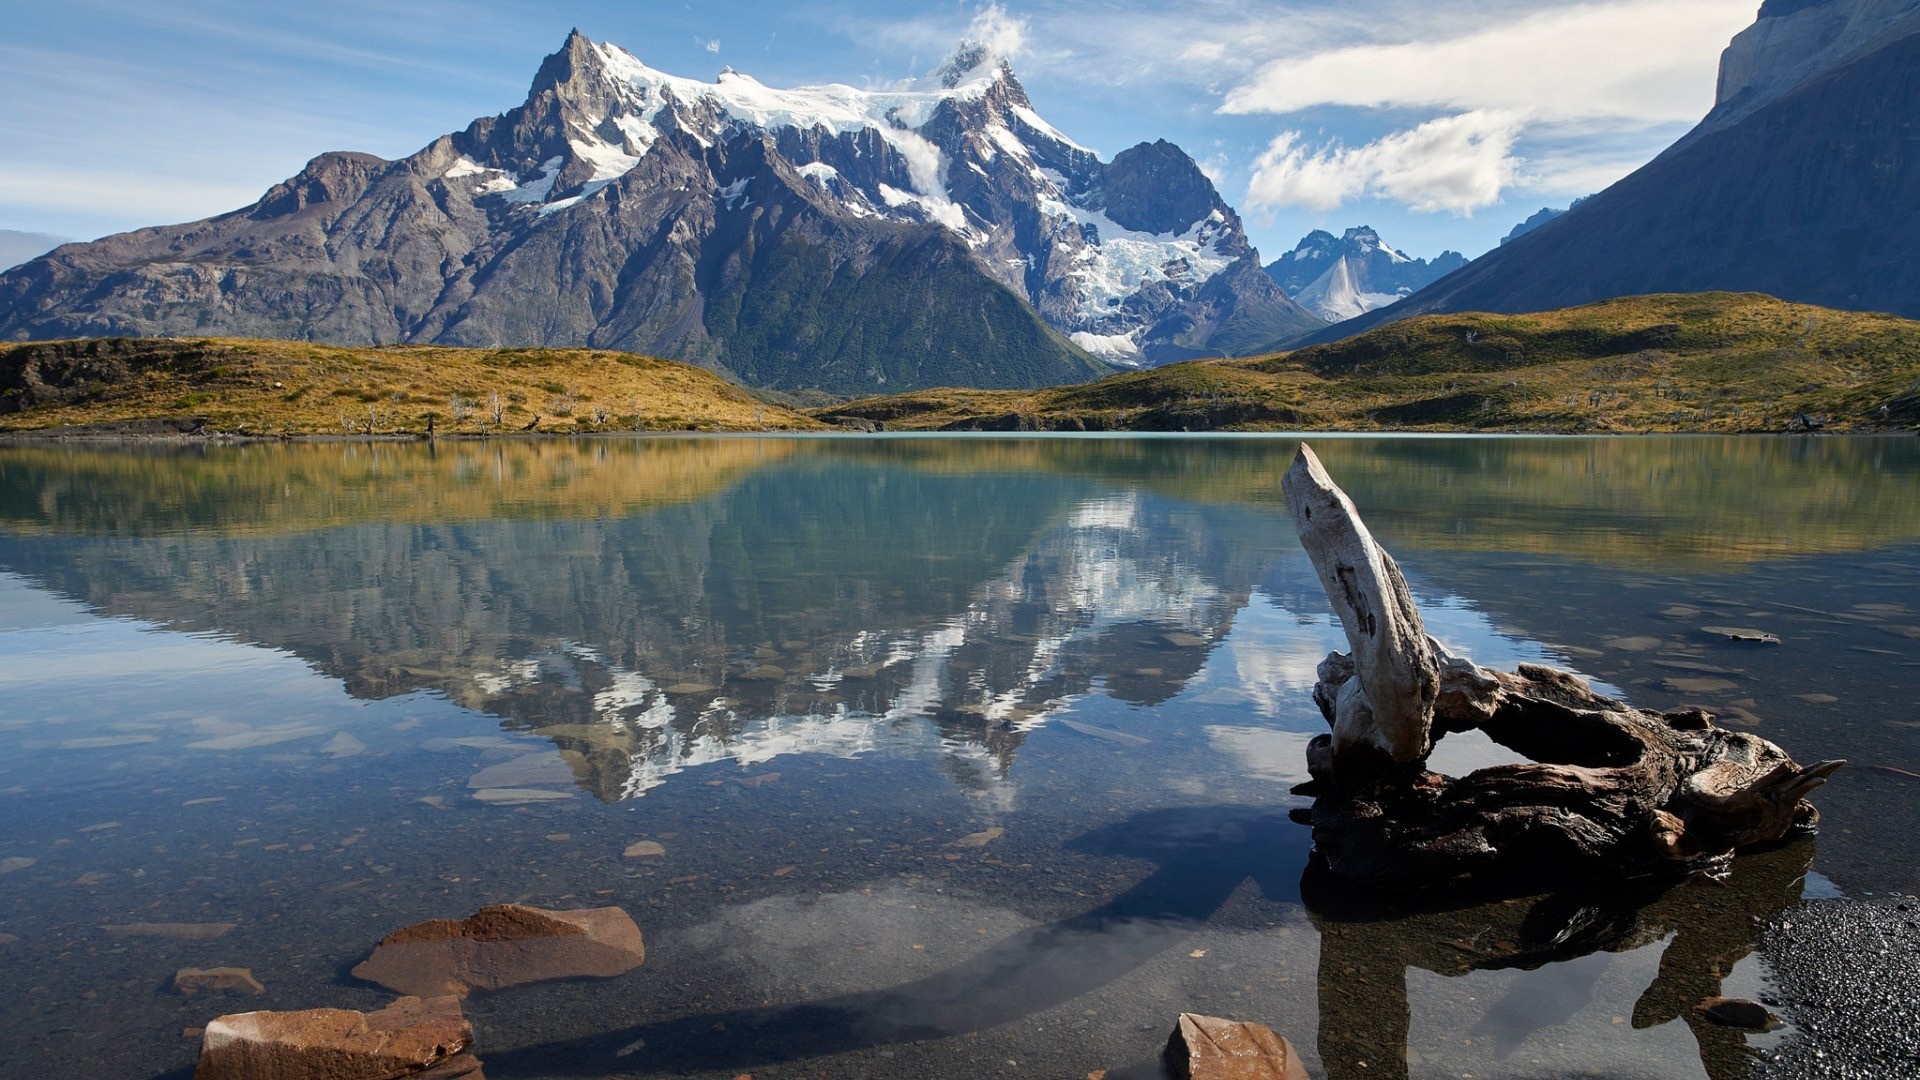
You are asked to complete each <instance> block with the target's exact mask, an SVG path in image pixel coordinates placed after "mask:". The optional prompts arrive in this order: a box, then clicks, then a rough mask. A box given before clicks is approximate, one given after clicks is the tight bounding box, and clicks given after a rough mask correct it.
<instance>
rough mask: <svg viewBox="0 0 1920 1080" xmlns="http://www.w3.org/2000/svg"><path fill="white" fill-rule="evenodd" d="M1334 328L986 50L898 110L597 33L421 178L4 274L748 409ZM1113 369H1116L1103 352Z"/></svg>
mask: <svg viewBox="0 0 1920 1080" xmlns="http://www.w3.org/2000/svg"><path fill="white" fill-rule="evenodd" d="M1321 324H1322V320H1320V319H1319V318H1318V317H1317V316H1314V315H1312V314H1310V313H1308V312H1307V311H1306V310H1304V309H1303V308H1301V307H1300V306H1299V305H1297V304H1295V303H1294V302H1293V301H1292V300H1290V299H1289V298H1288V297H1287V296H1286V294H1285V293H1284V292H1282V291H1281V289H1280V288H1279V286H1278V285H1277V284H1275V283H1274V281H1273V279H1272V278H1270V277H1268V276H1267V275H1266V274H1265V273H1264V272H1262V270H1261V268H1260V265H1259V260H1258V255H1257V253H1256V252H1255V251H1254V250H1253V248H1252V246H1251V245H1250V244H1249V243H1248V242H1247V238H1246V235H1245V232H1244V230H1243V229H1242V227H1241V222H1240V219H1239V217H1238V216H1237V215H1236V214H1235V213H1234V211H1233V209H1232V208H1231V207H1229V206H1228V205H1227V204H1226V203H1225V202H1224V201H1223V200H1222V199H1221V198H1220V196H1219V193H1218V192H1217V191H1215V190H1214V187H1213V184H1212V183H1211V182H1210V181H1209V180H1208V179H1207V178H1206V176H1205V175H1204V174H1203V173H1202V172H1201V171H1200V169H1199V168H1198V166H1196V165H1195V164H1194V162H1193V160H1192V159H1191V158H1190V157H1188V156H1187V154H1186V153H1184V152H1183V151H1181V150H1180V149H1179V148H1178V147H1176V146H1174V145H1172V144H1171V143H1167V142H1164V141H1161V142H1154V143H1143V144H1141V145H1138V146H1135V147H1132V148H1131V149H1128V150H1125V151H1122V152H1120V153H1119V154H1116V155H1115V156H1114V158H1113V159H1112V160H1111V161H1103V160H1101V159H1100V158H1099V157H1098V156H1097V155H1096V154H1094V153H1093V152H1092V151H1090V150H1088V149H1086V148H1085V147H1082V146H1080V145H1079V144H1077V143H1075V142H1074V141H1073V140H1072V139H1070V138H1068V137H1067V136H1066V135H1065V134H1063V133H1061V132H1060V131H1059V130H1057V129H1055V128H1054V127H1053V126H1052V125H1051V124H1049V123H1048V122H1047V121H1046V120H1044V119H1042V118H1041V117H1040V116H1039V114H1037V113H1036V112H1035V111H1034V109H1033V106H1032V102H1031V101H1030V100H1029V99H1028V97H1027V94H1026V91H1025V90H1024V89H1023V88H1022V87H1021V85H1020V83H1019V80H1018V79H1017V78H1016V77H1015V76H1014V73H1013V71H1012V69H1011V67H1010V66H1009V65H1008V64H1007V63H1006V61H1005V60H1004V59H1002V58H1001V57H999V56H998V55H996V54H994V53H993V52H991V51H990V50H988V49H987V48H985V47H984V46H980V45H977V44H968V45H963V46H962V48H961V49H960V50H959V51H957V52H956V53H955V54H954V55H953V56H952V57H950V58H949V59H948V61H947V62H946V63H945V64H944V65H943V66H942V67H941V68H940V69H938V70H937V71H935V72H934V73H933V74H932V75H929V76H927V77H926V78H923V79H920V80H917V81H916V82H915V83H913V84H912V85H910V86H908V87H906V88H904V89H898V90H886V91H869V90H860V89H855V88H853V87H849V86H839V85H829V86H818V87H802V88H798V89H790V90H783V89H776V88H773V87H768V86H765V85H763V84H761V83H759V82H757V81H755V80H754V79H752V78H751V77H749V76H746V75H743V74H740V73H738V72H734V71H732V70H730V69H729V70H727V71H725V72H722V73H721V75H720V76H719V78H718V79H717V80H716V81H714V82H710V83H709V82H699V81H695V80H691V79H684V78H679V77H675V76H671V75H667V74H664V73H661V72H658V71H655V70H653V69H652V68H649V67H647V66H646V65H645V64H643V63H641V62H640V60H638V59H637V58H636V57H634V56H633V55H632V54H630V53H628V52H626V51H625V50H622V49H620V48H618V47H616V46H613V45H607V44H600V43H596V42H593V41H590V40H588V39H587V38H586V37H584V36H583V35H581V34H580V33H579V32H578V31H575V32H574V33H573V34H571V35H570V36H569V37H568V39H567V41H566V42H565V44H564V45H563V47H562V48H561V49H560V51H558V52H556V53H554V54H553V55H551V56H549V57H547V59H546V60H545V62H544V63H543V64H542V66H541V68H540V70H539V72H538V74H537V75H536V76H535V78H534V80H533V84H532V88H531V90H530V91H529V93H528V95H527V98H526V100H525V102H524V103H523V104H521V105H520V106H519V107H517V108H515V109H512V110H510V111H508V112H506V113H504V114H502V115H500V116H496V117H487V118H483V119H480V120H476V121H475V122H474V123H473V124H472V125H470V126H469V127H468V128H466V129H465V130H464V131H461V132H457V133H453V134H450V135H445V136H442V137H440V138H438V139H435V140H434V141H433V142H431V143H430V144H428V145H427V146H426V147H425V148H424V149H422V150H420V151H419V152H417V153H415V154H413V155H411V156H409V157H406V158H402V159H400V160H398V161H387V160H384V159H381V158H378V157H374V156H371V155H367V154H358V153H327V154H322V155H321V156H319V157H317V158H315V159H313V161H312V162H310V163H309V164H308V165H307V166H306V168H305V169H303V170H302V171H301V172H300V173H299V174H298V175H296V176H294V177H292V178H290V179H288V180H286V181H285V182H283V183H281V184H278V185H276V186H275V187H274V188H272V189H271V190H269V191H268V192H267V193H266V194H265V195H263V196H262V197H261V198H260V199H259V201H257V202H256V203H254V204H253V205H251V206H248V207H244V208H241V209H239V210H235V211H233V212H231V213H227V214H223V215H220V216H218V217H214V218H209V219H206V220H203V221H197V222H191V223H188V224H185V225H174V226H165V227H159V228H148V229H141V230H137V231H135V232H131V233H124V234H120V235H118V236H112V237H108V238H106V239H103V240H100V241H97V242H94V243H91V244H81V245H69V246H67V247H64V248H61V249H60V250H58V251H56V252H53V253H51V254H48V255H45V256H42V257H41V258H38V259H35V260H33V261H31V262H29V263H27V264H25V265H23V266H20V267H17V268H15V269H14V270H11V271H9V272H7V273H5V274H4V275H0V339H12V340H27V339H36V338H58V337H74V336H89V337H101V336H121V335H126V336H134V335H139V336H152V335H170V334H173V335H177V334H194V335H236V336H252V337H282V338H294V339H301V340H313V341H323V342H333V343H342V344H382V343H396V342H407V343H433V344H442V345H468V346H583V347H592V348H609V349H621V350H627V351H632V352H640V353H647V354H652V355H657V356H663V357H668V358H673V359H681V360H687V361H691V362H694V363H698V364H701V365H703V366H706V367H709V368H711V369H713V370H716V371H718V372H720V373H722V374H725V375H727V376H729V377H732V378H734V379H737V380H739V381H740V382H743V383H745V384H747V385H750V386H759V387H772V388H780V389H786V390H809V389H816V390H821V391H826V392H830V393H871V392H875V391H893V390H899V389H907V388H912V387H916V386H925V385H941V384H955V383H960V384H966V385H976V386H1002V387H1019V386H1039V385H1047V384H1057V383H1065V382H1074V381H1079V380H1085V379H1088V378H1093V377H1095V376H1097V375H1100V374H1103V373H1105V372H1107V371H1110V370H1112V365H1121V366H1144V365H1150V364H1155V363H1161V362H1166V361H1170V360H1178V359H1187V358H1192V357H1201V356H1217V355H1228V354H1238V353H1246V352H1251V351H1255V350H1256V349H1258V348H1259V347H1261V346H1263V345H1266V344H1268V343H1270V342H1272V341H1275V340H1278V339H1280V338H1283V337H1288V336H1295V335H1297V334H1299V333H1302V332H1304V331H1308V330H1311V329H1313V328H1316V327H1318V326H1320V325H1321ZM1096 357H1097V358H1099V359H1096Z"/></svg>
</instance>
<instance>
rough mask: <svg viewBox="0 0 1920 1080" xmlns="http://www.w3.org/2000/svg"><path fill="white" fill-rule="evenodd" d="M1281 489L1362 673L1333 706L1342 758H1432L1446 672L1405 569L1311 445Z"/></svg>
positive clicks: (1337, 746) (1335, 745)
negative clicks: (1360, 752) (1370, 753)
mask: <svg viewBox="0 0 1920 1080" xmlns="http://www.w3.org/2000/svg"><path fill="white" fill-rule="evenodd" d="M1280 486H1281V488H1282V489H1283V490H1285V492H1286V494H1287V506H1288V508H1289V509H1291V510H1292V512H1293V523H1294V528H1295V530H1296V531H1297V532H1298V533H1299V534H1300V544H1301V546H1302V547H1304V548H1306V550H1307V557H1308V558H1310V559H1312V560H1313V568H1314V570H1315V571H1316V572H1317V573H1318V574H1319V575H1320V585H1321V587H1322V588H1324V589H1325V590H1326V591H1327V599H1328V600H1330V601H1332V603H1333V610H1334V613H1335V614H1336V615H1338V616H1339V617H1340V625H1341V626H1342V627H1343V628H1345V630H1346V632H1347V644H1348V646H1349V648H1350V649H1351V650H1352V656H1353V663H1354V666H1355V668H1356V669H1357V674H1358V677H1357V678H1356V679H1355V680H1354V681H1353V682H1352V683H1351V684H1349V688H1348V689H1346V690H1344V691H1343V692H1342V696H1341V697H1339V698H1337V699H1335V700H1334V715H1335V717H1336V719H1335V721H1334V728H1333V753H1334V757H1335V759H1336V760H1340V759H1345V758H1347V757H1349V756H1350V754H1351V753H1352V752H1353V751H1354V750H1355V749H1357V748H1359V747H1372V748H1375V749H1378V750H1383V751H1385V752H1386V753H1387V755H1388V756H1390V757H1391V758H1392V759H1393V760H1394V761H1397V762H1400V763H1402V764H1406V763H1409V762H1414V761H1418V760H1420V759H1422V758H1424V757H1426V755H1427V752H1428V751H1429V749H1431V746H1432V739H1431V736H1430V729H1431V727H1432V724H1433V704H1434V699H1435V698H1436V697H1437V696H1438V694H1439V691H1440V673H1439V664H1438V662H1437V660H1436V659H1435V657H1434V654H1433V650H1432V648H1431V647H1429V645H1428V638H1427V632H1426V627H1425V626H1424V624H1423V623H1422V622H1421V620H1420V609H1419V608H1418V607H1416V606H1415V605H1414V602H1413V595H1412V594H1411V593H1410V592H1408V590H1407V583H1406V580H1405V579H1404V578H1402V577H1401V576H1400V567H1399V566H1397V565H1395V563H1394V561H1393V557H1392V556H1391V555H1388V554H1387V553H1386V552H1385V551H1384V550H1382V549H1381V547H1380V545H1378V544H1376V543H1374V540H1373V535H1372V534H1371V533H1369V532H1367V527H1366V526H1365V525H1364V524H1362V523H1361V521H1360V515H1359V512H1358V511H1356V510H1355V509H1354V507H1353V501H1352V500H1351V499H1349V498H1347V493H1346V492H1344V491H1341V490H1340V488H1339V486H1338V485H1336V484H1334V482H1333V479H1332V478H1331V477H1329V476H1328V475H1327V471H1326V469H1325V467H1323V466H1322V465H1321V464H1320V459H1319V457H1317V456H1316V455H1315V454H1314V452H1313V449H1312V448H1311V447H1309V446H1308V445H1307V444H1305V443H1301V444H1300V453H1299V455H1298V456H1296V457H1295V458H1294V462H1293V467H1292V468H1290V469H1288V470H1287V473H1286V475H1285V476H1284V477H1283V478H1282V479H1281V482H1280Z"/></svg>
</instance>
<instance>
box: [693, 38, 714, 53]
mask: <svg viewBox="0 0 1920 1080" xmlns="http://www.w3.org/2000/svg"><path fill="white" fill-rule="evenodd" d="M693 41H694V44H696V45H698V46H700V47H701V48H703V49H705V50H707V51H708V52H710V53H717V52H719V51H720V39H719V38H694V39H693Z"/></svg>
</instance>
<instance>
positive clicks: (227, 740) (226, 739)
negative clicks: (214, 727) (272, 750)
mask: <svg viewBox="0 0 1920 1080" xmlns="http://www.w3.org/2000/svg"><path fill="white" fill-rule="evenodd" d="M325 734H326V729H325V728H320V727H312V726H306V725H302V726H298V727H282V728H267V729H265V730H262V731H237V732H234V733H233V734H231V735H217V736H215V737H213V738H211V739H201V740H200V741H199V742H190V743H188V744H187V749H189V750H254V749H257V748H259V747H262V746H278V745H279V744H281V743H287V742H293V741H294V740H296V739H310V738H312V737H313V736H315V735H325Z"/></svg>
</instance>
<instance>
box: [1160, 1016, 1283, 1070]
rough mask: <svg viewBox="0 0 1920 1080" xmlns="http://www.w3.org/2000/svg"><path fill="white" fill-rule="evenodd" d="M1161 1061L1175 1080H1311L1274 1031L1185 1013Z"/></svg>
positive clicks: (1168, 1040) (1175, 1027)
mask: <svg viewBox="0 0 1920 1080" xmlns="http://www.w3.org/2000/svg"><path fill="white" fill-rule="evenodd" d="M1160 1057H1161V1060H1162V1061H1164V1062H1165V1063H1166V1066H1167V1071H1168V1072H1170V1073H1171V1074H1172V1075H1173V1077H1174V1080H1310V1078H1309V1077H1308V1076H1307V1069H1306V1066H1304V1065H1302V1064H1300V1054H1299V1052H1298V1051H1296V1050H1295V1049H1294V1048H1293V1044H1292V1043H1290V1042H1288V1041H1287V1040H1285V1039H1283V1038H1281V1037H1280V1036H1278V1035H1276V1034H1274V1033H1273V1030H1272V1029H1271V1028H1266V1027H1262V1026H1261V1025H1259V1024H1248V1023H1243V1022H1240V1021H1237V1020H1223V1019H1221V1018H1220V1017H1217V1016H1199V1015H1196V1014H1194V1013H1181V1014H1180V1022H1179V1023H1178V1024H1176V1025H1175V1026H1174V1029H1173V1034H1172V1035H1171V1036H1169V1037H1168V1038H1167V1048H1166V1049H1165V1050H1164V1051H1162V1052H1161V1055H1160Z"/></svg>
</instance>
